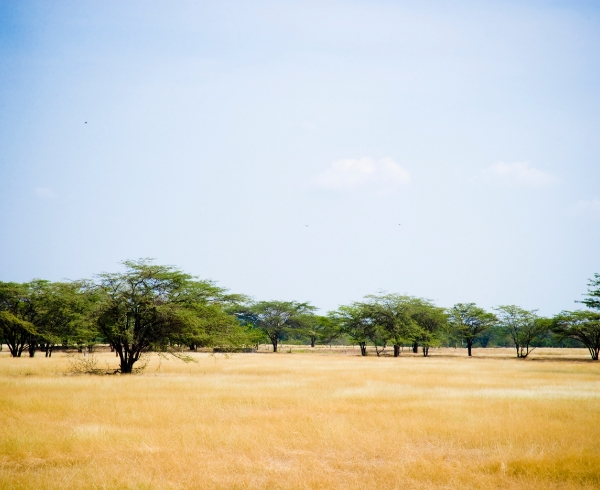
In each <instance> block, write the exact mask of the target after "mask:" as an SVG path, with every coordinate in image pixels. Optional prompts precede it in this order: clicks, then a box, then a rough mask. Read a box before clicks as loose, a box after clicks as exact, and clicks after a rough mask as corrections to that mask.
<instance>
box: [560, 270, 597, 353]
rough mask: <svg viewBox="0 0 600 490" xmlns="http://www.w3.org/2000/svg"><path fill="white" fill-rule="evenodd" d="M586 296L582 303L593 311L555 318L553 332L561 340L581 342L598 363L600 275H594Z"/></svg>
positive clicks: (581, 311) (570, 313) (569, 312)
mask: <svg viewBox="0 0 600 490" xmlns="http://www.w3.org/2000/svg"><path fill="white" fill-rule="evenodd" d="M586 296H587V298H586V299H584V300H582V301H581V303H583V304H584V305H585V306H587V307H588V308H589V309H590V310H592V311H590V310H587V311H586V310H579V311H563V312H562V313H560V314H559V315H557V316H556V317H555V318H554V321H553V326H552V330H553V332H554V333H556V334H557V335H558V336H559V338H561V339H574V340H578V341H579V342H581V343H582V344H583V345H585V346H586V347H587V349H588V351H589V353H590V356H591V357H592V360H593V361H597V360H598V354H599V353H600V274H594V278H593V279H590V281H589V282H588V293H587V294H586ZM594 310H595V311H594Z"/></svg>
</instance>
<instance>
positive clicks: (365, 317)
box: [330, 303, 373, 356]
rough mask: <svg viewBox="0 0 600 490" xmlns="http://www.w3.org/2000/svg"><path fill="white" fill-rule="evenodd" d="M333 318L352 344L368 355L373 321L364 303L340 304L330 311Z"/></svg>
mask: <svg viewBox="0 0 600 490" xmlns="http://www.w3.org/2000/svg"><path fill="white" fill-rule="evenodd" d="M330 316H331V318H332V319H333V320H334V321H335V322H336V324H337V325H338V327H339V329H340V333H341V334H343V335H346V336H348V338H349V339H350V342H351V343H352V344H355V345H358V346H359V347H360V354H361V355H362V356H366V355H367V342H368V341H369V338H370V337H372V330H373V321H372V318H370V316H369V314H368V312H367V309H366V308H365V305H364V304H363V303H352V304H351V305H347V306H346V305H343V306H340V307H339V308H338V309H337V310H335V311H332V312H330Z"/></svg>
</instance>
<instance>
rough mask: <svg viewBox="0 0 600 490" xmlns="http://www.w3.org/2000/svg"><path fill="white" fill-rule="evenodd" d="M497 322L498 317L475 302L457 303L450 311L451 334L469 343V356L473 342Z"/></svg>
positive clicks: (449, 324)
mask: <svg viewBox="0 0 600 490" xmlns="http://www.w3.org/2000/svg"><path fill="white" fill-rule="evenodd" d="M495 323H496V317H495V316H494V315H493V314H492V313H488V312H487V311H485V310H484V309H483V308H479V307H478V306H476V305H475V303H457V304H455V305H454V306H453V307H452V308H451V309H450V310H449V312H448V327H449V331H450V332H451V335H452V336H453V337H454V338H455V339H457V340H460V341H462V342H464V343H465V344H467V353H468V355H469V357H470V356H471V354H472V352H471V349H472V348H473V343H474V342H475V340H477V339H478V338H479V337H480V336H481V335H482V334H484V333H485V332H486V331H488V330H489V329H490V328H492V327H493V326H494V324H495Z"/></svg>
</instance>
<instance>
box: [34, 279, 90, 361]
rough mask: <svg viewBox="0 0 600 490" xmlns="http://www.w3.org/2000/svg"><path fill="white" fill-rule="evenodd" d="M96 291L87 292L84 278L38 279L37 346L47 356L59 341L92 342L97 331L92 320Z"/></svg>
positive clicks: (64, 344)
mask: <svg viewBox="0 0 600 490" xmlns="http://www.w3.org/2000/svg"><path fill="white" fill-rule="evenodd" d="M94 301H95V295H90V294H86V292H85V288H84V283H82V282H49V281H37V282H36V283H35V287H34V294H33V306H34V309H35V310H36V314H35V318H34V319H33V320H32V322H33V323H34V324H35V326H36V331H37V334H38V338H37V347H38V348H40V349H42V350H44V352H45V354H46V357H51V356H52V351H53V349H54V347H55V346H56V345H57V344H62V345H63V346H65V347H66V346H68V345H74V344H75V345H78V346H79V347H80V348H81V347H83V346H90V345H91V344H92V343H93V342H94V337H95V336H96V335H97V334H96V332H95V329H94V328H93V325H92V322H91V311H92V308H93V305H94Z"/></svg>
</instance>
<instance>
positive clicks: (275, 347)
mask: <svg viewBox="0 0 600 490" xmlns="http://www.w3.org/2000/svg"><path fill="white" fill-rule="evenodd" d="M271 343H272V344H273V352H277V339H275V340H272V341H271Z"/></svg>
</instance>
